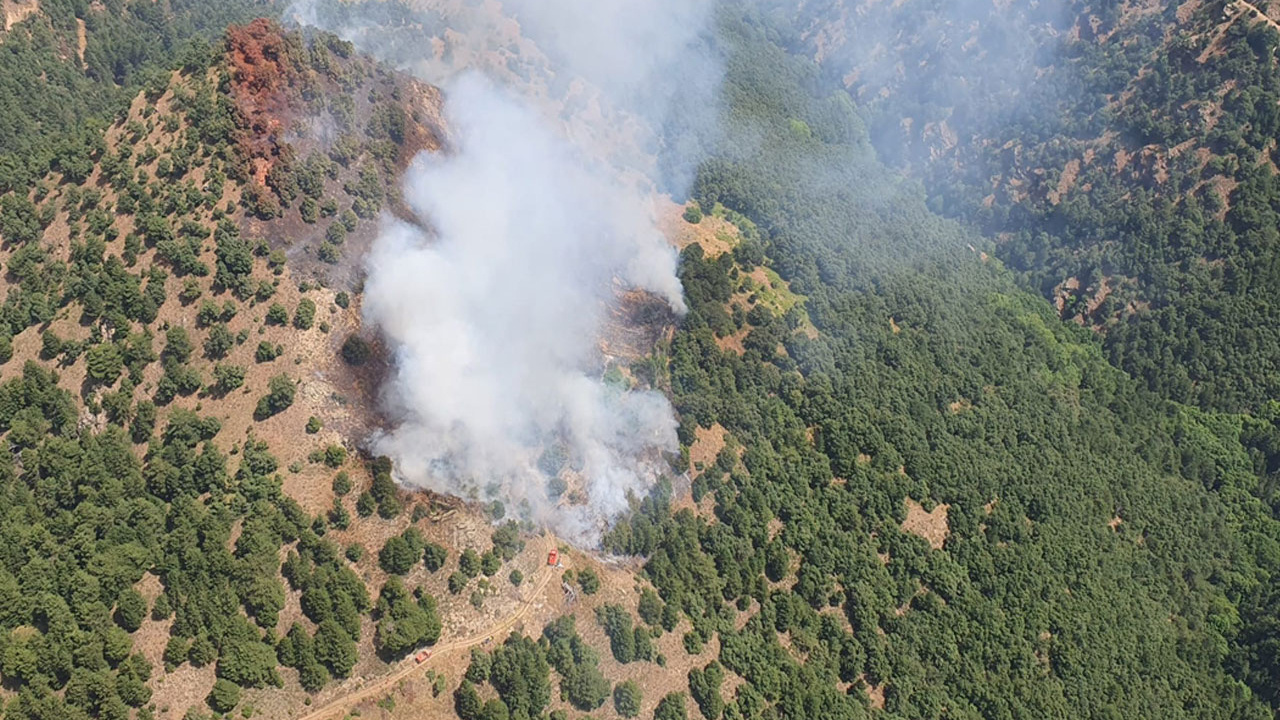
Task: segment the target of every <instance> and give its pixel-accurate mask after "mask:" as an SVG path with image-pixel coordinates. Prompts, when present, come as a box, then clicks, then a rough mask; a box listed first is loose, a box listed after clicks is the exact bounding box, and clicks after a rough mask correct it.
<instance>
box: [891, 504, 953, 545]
mask: <svg viewBox="0 0 1280 720" xmlns="http://www.w3.org/2000/svg"><path fill="white" fill-rule="evenodd" d="M906 504H907V519H906V520H903V521H902V530H903V532H908V533H911V534H912V535H916V536H918V537H922V538H924V539H925V540H927V541H928V542H929V546H930V547H932V548H933V549H934V550H941V549H942V546H943V544H944V543H946V541H947V536H948V535H950V534H951V527H950V526H949V525H948V524H947V510H948V509H949V508H950V507H951V506H950V505H945V504H939V505H937V506H935V507H934V508H933V512H926V511H925V509H924V506H922V505H921V504H920V503H918V502H916V501H915V500H912V499H911V498H907V499H906Z"/></svg>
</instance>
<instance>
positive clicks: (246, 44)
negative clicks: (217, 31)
mask: <svg viewBox="0 0 1280 720" xmlns="http://www.w3.org/2000/svg"><path fill="white" fill-rule="evenodd" d="M227 55H228V57H229V59H230V63H231V93H232V97H233V98H234V99H235V103H236V109H237V111H238V112H239V114H240V117H241V119H242V122H243V125H242V128H241V133H240V137H239V146H240V151H241V153H242V154H243V156H244V158H245V160H246V161H247V162H248V163H249V165H250V174H251V176H252V177H253V179H254V180H255V181H256V182H257V184H258V185H259V186H264V187H265V186H266V185H267V184H268V183H269V176H270V173H271V170H272V168H273V167H274V166H275V164H276V163H277V162H278V161H279V160H280V159H282V158H287V154H288V145H287V144H286V143H285V142H284V141H283V140H282V139H281V136H282V135H283V133H284V131H285V130H286V129H287V128H288V126H289V119H288V111H289V107H290V100H291V96H292V94H293V90H294V87H295V84H296V80H297V77H298V72H297V69H296V68H295V67H294V64H293V61H292V59H291V58H290V55H289V46H288V42H287V41H286V39H285V37H284V36H283V35H282V34H281V32H280V26H279V25H277V24H276V23H274V22H272V21H270V20H266V19H258V20H254V21H253V22H251V23H249V24H248V25H233V26H231V27H230V28H228V29H227Z"/></svg>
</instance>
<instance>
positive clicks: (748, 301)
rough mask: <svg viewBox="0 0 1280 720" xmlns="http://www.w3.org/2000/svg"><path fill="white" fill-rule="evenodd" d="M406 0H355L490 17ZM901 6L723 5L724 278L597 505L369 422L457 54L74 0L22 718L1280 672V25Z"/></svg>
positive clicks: (942, 713) (579, 710) (1020, 690)
mask: <svg viewBox="0 0 1280 720" xmlns="http://www.w3.org/2000/svg"><path fill="white" fill-rule="evenodd" d="M365 5H366V4H362V3H352V4H346V5H341V6H336V5H333V4H332V3H330V4H326V5H325V7H326V8H327V10H326V12H341V13H344V14H343V15H342V20H343V22H348V21H352V20H353V19H354V18H356V17H359V18H361V19H362V20H363V21H365V22H367V23H370V24H369V25H366V26H362V29H361V32H362V33H364V35H365V36H376V35H377V34H378V30H377V23H379V22H381V23H385V24H386V25H388V26H393V28H394V32H390V31H389V32H388V35H389V37H391V38H392V40H393V42H389V45H388V48H389V50H388V53H389V54H390V55H391V56H393V57H395V58H396V59H404V58H405V57H407V56H411V55H412V53H413V52H414V50H415V48H418V49H422V50H421V51H422V52H425V48H427V47H434V45H432V42H433V38H438V37H449V38H453V39H456V35H449V32H448V30H447V29H445V28H443V27H437V25H436V23H445V22H448V21H449V19H450V17H451V16H450V13H449V12H445V11H443V10H440V9H439V8H436V7H435V6H434V5H432V6H431V7H429V8H428V9H427V11H425V12H418V10H417V9H415V8H414V7H413V6H412V5H410V4H406V3H401V2H390V1H388V2H386V3H382V2H379V3H377V5H378V8H377V9H378V11H379V12H378V13H362V9H363V8H365ZM889 5H891V4H890V3H880V4H875V3H868V4H866V5H865V6H863V5H858V6H852V5H847V4H846V3H843V2H839V1H833V2H828V3H805V4H803V5H802V6H799V8H797V4H795V3H784V2H769V3H763V2H761V3H749V2H736V1H734V2H725V3H722V4H721V5H720V6H719V10H718V13H717V15H716V25H715V32H714V33H713V34H712V35H713V36H712V37H707V38H703V39H702V41H705V42H707V43H709V44H710V45H711V46H713V47H714V49H715V51H716V54H717V55H718V56H719V57H722V58H723V60H724V64H725V70H726V79H725V83H724V87H723V89H722V95H721V97H720V98H691V99H690V100H700V101H702V102H701V103H694V102H688V103H686V105H685V107H684V108H683V110H685V111H688V112H690V113H700V112H701V111H703V110H705V108H706V107H722V109H723V118H722V122H721V123H720V124H719V126H718V127H717V128H715V132H708V131H709V130H711V128H708V127H707V125H706V124H705V123H702V122H697V121H695V120H694V119H692V118H689V117H683V116H680V115H679V114H677V116H676V117H673V118H670V122H669V123H668V126H667V127H666V128H665V132H666V135H665V136H664V137H662V138H660V140H661V142H660V143H657V150H656V151H657V152H663V151H666V152H674V151H675V150H677V149H684V148H689V147H700V148H705V149H706V150H707V151H708V156H707V157H706V158H705V160H704V161H703V162H702V163H701V164H700V165H699V167H698V168H697V179H696V182H695V184H694V186H693V188H692V191H691V193H690V195H691V197H690V198H688V202H687V203H686V205H685V207H684V208H683V209H676V210H675V211H674V214H675V215H680V214H681V212H683V218H673V219H672V223H671V225H672V228H669V229H668V232H669V233H670V234H671V235H672V238H671V239H672V241H673V242H676V243H678V244H679V245H680V246H681V247H683V248H684V249H683V250H682V253H681V262H680V279H681V281H682V283H683V286H684V292H685V299H686V301H687V303H688V306H689V313H688V314H687V315H686V316H684V317H683V318H682V319H681V320H679V322H678V326H676V327H671V328H659V330H667V331H668V332H655V333H653V335H655V336H658V337H661V338H662V339H661V341H660V342H659V343H658V345H657V346H656V347H654V348H653V349H652V352H651V354H649V356H647V357H644V358H641V359H639V360H635V361H634V362H630V363H629V365H615V366H613V367H611V368H610V369H609V370H608V371H607V373H605V380H607V381H608V382H609V383H610V386H611V387H613V388H616V389H618V390H619V391H625V390H627V389H648V388H653V389H658V390H661V391H663V392H665V393H666V394H667V395H668V396H669V397H670V398H671V400H672V402H673V404H674V406H675V408H676V411H677V412H678V416H679V423H680V424H679V439H680V451H679V453H678V455H677V456H675V457H673V467H672V468H671V473H670V477H669V478H665V479H664V480H663V481H662V482H661V483H660V484H659V485H658V487H657V489H656V490H655V491H654V492H653V493H652V494H651V495H649V496H648V497H644V498H632V506H633V509H632V511H631V512H630V513H629V514H628V515H627V516H626V517H624V518H623V519H621V520H620V521H619V522H618V523H617V525H616V526H615V527H613V528H612V530H611V531H610V532H609V533H608V534H607V535H606V536H605V538H604V541H603V547H602V548H571V547H568V546H567V545H564V544H561V543H558V541H557V540H556V538H555V537H553V536H550V535H549V534H546V533H544V532H543V531H542V529H541V528H536V527H533V526H532V525H531V524H529V523H527V522H524V521H523V518H522V516H521V513H522V509H521V508H519V507H518V506H516V505H515V504H514V503H513V504H512V506H511V507H507V506H505V505H504V504H503V503H502V502H496V503H487V504H484V505H483V506H481V505H479V504H475V503H472V504H468V503H466V502H464V501H462V500H459V499H456V498H445V497H440V496H436V495H432V494H430V493H410V492H407V491H405V490H403V489H401V488H399V487H397V485H396V483H395V481H394V479H393V478H394V477H395V471H396V468H394V467H393V466H392V464H391V463H390V462H389V461H388V460H386V459H385V458H376V457H369V456H367V455H366V454H365V453H363V452H361V448H362V447H364V445H363V443H364V441H365V440H366V438H368V437H369V435H370V434H371V433H374V432H376V431H377V430H378V429H380V428H381V427H382V426H383V425H384V424H385V423H386V422H388V419H387V418H384V417H382V416H381V415H380V414H379V413H378V405H377V398H378V391H379V387H380V385H379V382H380V380H381V379H382V377H383V376H384V374H385V373H386V371H387V369H388V366H387V362H388V358H387V357H386V355H387V353H386V352H385V348H383V347H382V345H381V343H380V342H379V341H378V339H377V338H376V337H375V336H374V335H373V334H372V333H371V332H370V331H369V330H367V329H362V328H361V327H360V322H361V320H360V314H359V313H360V307H361V303H362V301H363V298H362V271H361V263H360V261H361V257H362V254H363V253H364V252H365V251H366V250H367V248H368V243H369V242H370V241H371V240H372V238H373V236H374V234H375V229H376V227H377V224H378V219H379V217H381V216H385V215H386V214H395V215H398V216H401V217H402V218H403V219H405V220H406V221H408V222H411V223H415V224H423V225H429V224H430V222H431V219H430V218H420V217H416V216H414V214H413V212H412V211H410V210H409V209H408V208H407V207H405V205H404V203H403V202H402V200H401V198H400V195H399V188H400V180H401V175H402V173H403V172H404V170H405V168H406V167H407V166H408V165H409V163H410V162H411V160H412V158H413V157H414V156H415V154H417V153H418V152H419V151H424V150H425V151H430V152H450V149H449V148H448V141H447V139H446V138H447V136H448V133H447V132H446V129H445V127H444V121H443V120H442V117H444V116H446V114H445V113H444V112H443V111H442V103H447V101H448V100H447V97H445V96H442V94H441V93H440V92H439V91H437V90H436V89H435V88H432V87H430V86H427V85H425V84H423V83H421V82H418V81H415V80H412V79H409V78H408V77H407V76H405V75H404V74H401V73H398V72H395V71H393V70H391V69H390V68H389V67H387V66H386V65H383V64H380V63H378V62H376V61H374V60H372V59H370V58H368V57H365V56H363V55H361V54H360V53H359V52H358V51H357V48H356V47H355V46H354V45H353V44H352V43H350V42H347V41H344V40H342V39H340V38H339V37H336V36H334V35H329V34H325V33H321V32H316V31H313V30H309V29H308V30H298V29H283V28H281V27H280V26H279V25H278V24H277V23H276V22H275V21H273V20H266V19H263V20H257V21H253V22H250V20H251V18H252V15H254V14H266V15H273V14H278V12H279V8H275V7H273V6H272V5H271V3H258V2H250V1H247V0H246V1H245V2H225V3H224V2H217V3H214V2H195V1H191V2H183V1H179V0H168V1H167V2H166V1H165V0H160V1H159V2H156V3H152V2H150V0H137V1H133V2H126V1H120V0H108V1H107V2H101V3H99V2H93V3H89V2H79V3H75V2H73V3H66V2H58V1H57V0H41V2H40V3H39V7H38V9H37V10H36V11H35V12H34V13H33V14H31V15H30V16H27V17H25V18H24V19H23V20H22V21H21V22H18V23H17V24H15V25H13V27H11V28H9V29H8V30H7V31H6V32H5V33H4V35H3V36H0V40H2V43H0V103H3V105H2V106H0V264H2V265H3V267H4V269H5V275H4V276H3V278H0V285H2V287H0V290H2V291H3V295H4V300H3V304H2V305H0V438H2V439H3V442H4V443H5V447H6V448H7V449H9V450H10V452H9V453H8V454H6V455H5V456H4V457H5V458H8V460H6V461H5V462H0V679H2V680H3V683H2V687H0V702H2V703H3V705H2V712H3V717H4V718H6V720H8V719H10V718H13V719H21V720H37V719H39V720H53V719H62V718H75V719H79V718H91V717H92V718H99V717H101V718H119V719H125V718H135V719H137V720H148V719H151V718H175V719H176V718H186V719H188V720H196V719H198V718H208V717H233V716H240V717H246V718H249V717H255V716H257V717H268V718H291V717H292V718H308V720H323V719H324V718H329V717H334V718H337V717H343V716H350V717H354V716H356V715H357V714H358V716H360V717H366V718H393V717H445V716H448V715H449V714H450V713H452V714H454V715H456V716H458V717H459V718H461V720H510V719H513V718H515V719H519V720H534V719H535V718H538V719H541V718H547V719H548V720H567V718H570V717H572V718H579V717H594V718H608V719H612V718H633V717H642V718H655V719H656V720H687V719H689V718H694V719H696V718H698V717H699V716H700V717H702V718H704V719H705V720H721V719H722V718H724V719H726V720H739V719H740V720H747V719H748V718H750V719H752V720H754V719H756V718H764V719H768V718H778V719H780V720H781V719H795V720H800V719H805V720H808V719H810V718H874V717H885V718H943V717H947V718H954V717H964V718H1077V717H1082V718H1140V717H1159V718H1166V717H1167V718H1201V719H1205V720H1208V719H1210V718H1247V719H1250V720H1266V718H1272V717H1275V713H1276V711H1277V708H1280V692H1278V688H1280V622H1278V621H1277V618H1280V521H1278V520H1277V515H1276V513H1277V506H1278V503H1280V487H1278V485H1280V484H1278V483H1277V480H1276V478H1277V471H1278V470H1280V405H1278V404H1277V403H1276V402H1275V401H1273V400H1272V397H1273V395H1274V392H1273V390H1274V388H1273V386H1272V383H1273V382H1280V381H1277V380H1275V378H1276V377H1277V376H1276V375H1275V372H1274V369H1273V368H1272V363H1274V362H1277V360H1276V358H1277V357H1280V353H1278V352H1275V350H1280V348H1273V347H1272V345H1271V340H1270V339H1269V338H1270V334H1269V333H1271V330H1272V325H1273V324H1274V323H1272V321H1271V317H1270V314H1269V313H1270V312H1271V311H1270V309H1269V308H1270V305H1271V304H1273V303H1271V301H1270V300H1269V299H1268V298H1269V294H1268V293H1270V292H1271V290H1270V289H1269V288H1270V287H1271V285H1273V284H1274V283H1271V282H1270V281H1269V280H1268V279H1267V278H1268V277H1269V276H1268V275H1267V273H1268V272H1269V270H1268V268H1270V267H1272V265H1273V264H1274V261H1273V259H1272V257H1271V254H1272V252H1273V249H1272V248H1271V247H1270V244H1269V243H1270V240H1269V239H1268V238H1269V237H1270V236H1269V235H1268V233H1274V232H1275V229H1274V228H1275V227H1276V221H1275V220H1269V219H1268V218H1270V217H1271V215H1272V214H1275V213H1276V212H1280V204H1276V203H1275V202H1273V200H1272V193H1271V189H1270V185H1271V183H1273V182H1274V179H1273V178H1272V173H1273V169H1274V165H1273V164H1272V163H1271V161H1270V156H1271V154H1273V152H1274V151H1275V147H1274V143H1272V142H1271V139H1270V138H1271V136H1273V135H1274V132H1273V130H1274V129H1275V128H1272V127H1271V124H1272V121H1273V119H1274V118H1273V117H1272V116H1273V115H1275V113H1274V110H1275V107H1274V106H1275V100H1276V98H1274V97H1272V94H1271V93H1272V89H1273V88H1272V85H1273V84H1274V78H1273V75H1274V73H1275V68H1274V64H1275V60H1274V49H1275V46H1276V42H1275V40H1276V38H1278V37H1280V36H1277V35H1275V33H1274V30H1273V29H1272V27H1271V25H1270V24H1268V23H1267V22H1265V20H1262V19H1260V18H1251V17H1249V16H1248V14H1247V12H1246V11H1245V10H1244V9H1242V8H1241V7H1233V8H1230V9H1224V7H1223V6H1222V5H1218V4H1213V3H1206V4H1203V5H1196V4H1194V3H1191V4H1186V5H1183V6H1181V7H1179V8H1172V7H1171V8H1169V9H1168V10H1164V9H1162V8H1159V7H1155V6H1142V7H1136V6H1128V5H1123V4H1107V5H1103V6H1097V7H1094V6H1090V8H1089V9H1088V10H1087V11H1086V9H1085V8H1084V7H1083V6H1078V7H1077V6H1074V5H1073V6H1070V7H1068V8H1066V9H1064V8H1063V7H1062V6H1058V5H1050V4H1047V3H1029V4H1024V5H1015V6H1010V7H1009V8H1007V10H1008V12H993V11H992V10H991V9H988V8H986V7H985V6H983V5H981V4H979V3H967V4H960V5H957V6H954V7H952V6H946V7H944V6H942V5H941V4H938V3H916V2H912V1H911V0H908V2H906V3H901V4H899V7H898V10H897V11H895V12H894V13H888V6H889ZM6 7H7V6H6ZM877 7H879V8H880V10H876V9H875V8H877ZM1001 10H1004V9H1001ZM477 11H478V12H491V11H494V7H489V6H486V7H482V8H479V10H477ZM881 11H883V12H885V13H888V14H883V15H882V14H877V13H878V12H881ZM899 12H901V13H906V14H899ZM1224 12H1225V14H1224ZM904 17H909V18H913V19H914V21H913V22H904V21H903V20H902V18H904ZM858 23H862V24H863V25H861V26H860V25H858ZM228 24H230V25H229V26H228ZM859 27H862V28H863V29H864V30H865V31H867V32H871V31H874V32H882V33H890V34H891V35H892V36H893V37H894V38H896V40H895V42H896V43H898V44H897V45H894V46H892V47H889V46H875V45H874V44H873V45H869V46H866V47H864V48H863V50H862V51H859V52H857V53H854V54H853V55H850V54H849V53H848V52H847V51H848V49H849V47H850V46H851V45H856V44H857V36H858V32H857V29H858V28H859ZM82 30H83V34H81V31H82ZM890 31H891V32H890ZM144 37H145V38H147V39H146V40H145V41H143V40H142V39H141V38H144ZM81 38H83V39H84V43H83V44H81ZM975 38H976V39H975ZM971 40H972V41H973V42H972V43H971V42H970V41H971ZM502 43H506V44H507V45H509V46H512V47H515V46H519V47H520V48H521V54H520V55H519V57H521V58H529V57H539V55H538V54H537V53H536V52H534V50H536V48H530V47H529V45H528V41H527V40H526V39H524V38H520V37H516V36H511V37H508V36H503V37H500V38H497V40H496V41H495V43H494V44H495V45H496V46H501V45H502ZM984 43H985V46H984ZM457 46H458V47H461V46H462V44H461V43H458V45H457ZM984 47H985V50H984ZM432 52H434V49H433V50H432ZM913 53H916V54H913ZM970 53H976V54H974V55H970ZM815 56H817V59H818V62H815V61H814V60H815ZM504 57H505V58H507V60H506V61H503V62H497V65H500V66H503V67H505V68H506V70H507V71H509V72H510V74H511V76H512V77H519V76H520V74H521V72H524V71H526V70H528V68H524V67H523V66H521V65H520V64H519V63H517V62H515V61H513V60H510V58H511V57H516V56H515V55H511V56H506V55H503V51H494V52H493V53H492V57H486V61H494V58H497V59H498V60H501V59H502V58H504ZM902 58H912V59H913V60H914V61H913V62H901V63H899V62H898V61H899V60H901V59H902ZM544 59H545V58H544ZM921 61H923V62H921ZM495 62H496V61H495ZM522 68H523V69H522ZM1140 68H1141V70H1140ZM539 72H541V70H539ZM535 74H536V73H535ZM1037 75H1038V76H1039V77H1041V78H1047V79H1049V80H1052V82H1049V81H1045V82H1038V83H1030V82H1028V81H1027V77H1029V76H1037ZM1135 76H1137V77H1138V79H1134V78H1135ZM538 77H539V78H541V77H542V75H538ZM539 82H541V80H539ZM921 87H932V88H933V89H934V90H936V93H935V94H933V95H925V94H920V93H918V92H917V90H918V89H919V88H921ZM1275 89H1276V90H1277V91H1280V88H1275ZM539 92H540V93H544V94H545V95H546V98H545V99H546V100H547V101H548V102H549V104H550V105H551V106H553V107H555V108H556V112H559V111H560V110H565V112H564V113H563V114H562V116H561V118H562V119H564V118H566V117H569V115H574V116H573V117H572V118H571V119H570V120H566V122H571V123H582V122H587V120H584V119H583V118H588V119H589V118H590V117H592V115H591V114H590V113H589V112H584V113H581V114H574V113H570V112H569V111H568V110H567V108H570V107H576V106H575V105H574V103H573V102H570V101H571V100H572V98H573V97H574V95H573V93H574V92H575V89H574V87H573V84H572V83H569V82H557V83H547V84H546V87H541V86H540V87H539ZM922 98H931V99H930V100H928V101H922V100H921V99H922ZM1206 98H1210V99H1206ZM996 108H999V109H1000V111H999V112H997V111H996ZM1276 117H1280V115H1277V116H1276ZM601 137H611V136H608V134H607V133H603V134H602V135H601ZM669 161H670V162H669ZM1073 163H1074V164H1073ZM664 164H669V165H673V164H675V163H674V161H671V158H659V159H658V162H657V163H655V166H658V167H661V166H664ZM912 175H914V177H911V176H912ZM1215 203H1217V204H1215ZM666 205H670V203H666ZM1273 205H1274V207H1273ZM1082 326H1083V327H1082ZM646 337H648V334H646ZM1277 342H1280V339H1278V340H1277ZM549 550H555V553H554V554H551V555H549V554H548V552H549ZM426 648H434V652H435V654H434V655H428V654H426V653H425V652H423V653H421V654H420V651H423V650H425V649H426Z"/></svg>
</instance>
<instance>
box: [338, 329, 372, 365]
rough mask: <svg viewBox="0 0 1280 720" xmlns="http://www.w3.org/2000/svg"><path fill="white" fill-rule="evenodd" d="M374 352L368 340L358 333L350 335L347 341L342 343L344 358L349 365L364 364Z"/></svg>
mask: <svg viewBox="0 0 1280 720" xmlns="http://www.w3.org/2000/svg"><path fill="white" fill-rule="evenodd" d="M372 354H373V348H371V347H370V346H369V343H368V341H366V340H365V339H364V338H362V337H360V336H358V335H350V336H348V337H347V340H346V342H344V343H342V359H343V360H345V361H346V363H347V364H348V365H357V366H358V365H363V364H365V363H366V362H368V361H369V357H370V356H371V355H372Z"/></svg>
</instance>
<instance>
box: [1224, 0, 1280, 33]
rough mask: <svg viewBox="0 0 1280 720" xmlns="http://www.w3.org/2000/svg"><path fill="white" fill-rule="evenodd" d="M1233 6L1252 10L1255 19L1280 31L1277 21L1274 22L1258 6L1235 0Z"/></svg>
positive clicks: (1244, 0) (1279, 24)
mask: <svg viewBox="0 0 1280 720" xmlns="http://www.w3.org/2000/svg"><path fill="white" fill-rule="evenodd" d="M1232 5H1235V6H1237V7H1242V8H1244V9H1246V10H1252V11H1253V12H1254V18H1253V19H1255V20H1261V21H1263V22H1265V23H1266V24H1268V25H1270V26H1271V27H1272V28H1273V29H1275V30H1277V31H1280V23H1277V22H1276V21H1275V20H1272V19H1271V18H1270V17H1269V16H1268V15H1267V14H1266V13H1264V12H1262V11H1261V10H1259V9H1258V6H1256V5H1254V4H1253V3H1251V2H1246V0H1235V1H1234V2H1233V3H1232Z"/></svg>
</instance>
